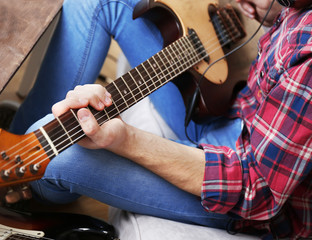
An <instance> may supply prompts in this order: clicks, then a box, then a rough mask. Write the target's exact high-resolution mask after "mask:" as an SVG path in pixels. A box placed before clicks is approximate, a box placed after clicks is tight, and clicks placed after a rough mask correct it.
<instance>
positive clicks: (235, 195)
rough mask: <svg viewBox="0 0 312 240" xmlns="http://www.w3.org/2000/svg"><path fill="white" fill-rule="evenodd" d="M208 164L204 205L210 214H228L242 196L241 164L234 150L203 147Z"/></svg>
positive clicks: (204, 187)
mask: <svg viewBox="0 0 312 240" xmlns="http://www.w3.org/2000/svg"><path fill="white" fill-rule="evenodd" d="M201 147H202V148H203V150H204V151H205V156H206V164H205V175H204V180H203V185H202V194H201V198H202V205H203V207H204V208H205V209H206V210H207V211H209V212H216V213H221V214H225V213H228V212H229V211H230V210H231V209H232V208H233V207H234V206H235V205H236V204H237V202H238V201H239V198H240V196H241V194H242V186H243V174H242V166H241V162H240V160H239V158H238V156H237V154H236V152H235V151H234V150H233V149H230V148H228V147H224V146H219V147H218V146H213V145H204V144H203V145H201Z"/></svg>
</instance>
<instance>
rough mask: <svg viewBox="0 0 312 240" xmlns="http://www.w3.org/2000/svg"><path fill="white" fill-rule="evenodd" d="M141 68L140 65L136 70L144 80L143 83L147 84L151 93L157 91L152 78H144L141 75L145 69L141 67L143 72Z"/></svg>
mask: <svg viewBox="0 0 312 240" xmlns="http://www.w3.org/2000/svg"><path fill="white" fill-rule="evenodd" d="M139 68H140V65H139V66H138V67H136V68H135V70H136V72H137V73H138V74H139V76H140V78H141V79H142V80H143V82H145V84H146V86H147V88H148V89H149V93H151V92H152V91H153V89H155V85H154V82H153V81H152V80H151V79H150V78H143V76H142V75H141V71H142V69H143V68H142V67H141V70H139ZM143 70H144V69H143ZM150 82H151V83H150ZM152 85H154V86H152Z"/></svg>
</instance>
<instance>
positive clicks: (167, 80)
mask: <svg viewBox="0 0 312 240" xmlns="http://www.w3.org/2000/svg"><path fill="white" fill-rule="evenodd" d="M238 34H240V33H238ZM189 36H190V35H189ZM189 36H185V38H186V37H189ZM210 41H211V40H210ZM229 41H230V40H229ZM224 44H227V43H224ZM191 47H193V46H191ZM163 50H164V49H163ZM163 50H162V51H163ZM186 50H188V49H186ZM195 50H196V49H195ZM191 54H194V52H191ZM198 55H200V54H198ZM155 56H156V55H155ZM195 57H198V56H196V55H195ZM199 61H200V60H199ZM163 63H168V62H167V61H166V62H163ZM170 64H171V63H170ZM176 64H177V63H176ZM184 64H185V62H184ZM169 67H173V64H172V65H170V66H169ZM165 70H167V69H165ZM161 73H164V71H162V72H161ZM169 74H170V72H169ZM179 74H180V73H179ZM179 74H175V75H179ZM174 77H176V76H174ZM174 77H172V76H171V78H174ZM167 81H168V80H167ZM166 83H167V82H166ZM161 85H163V83H161ZM135 100H136V99H135ZM136 101H137V100H136ZM122 104H124V103H122ZM116 107H117V106H116ZM122 111H123V110H122ZM61 144H62V143H61ZM70 145H71V144H70ZM50 156H51V155H50ZM45 160H46V159H45ZM45 160H44V161H45ZM24 161H26V160H24ZM40 163H41V162H40ZM17 165H19V164H16V166H17ZM16 166H14V167H16ZM26 166H27V165H26Z"/></svg>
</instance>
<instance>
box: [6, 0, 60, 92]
mask: <svg viewBox="0 0 312 240" xmlns="http://www.w3.org/2000/svg"><path fill="white" fill-rule="evenodd" d="M62 4H63V0H0V69H1V70H0V92H2V90H3V89H4V87H5V86H6V85H7V83H8V82H9V80H10V79H11V78H12V77H13V75H14V73H15V72H16V71H17V70H18V69H19V67H20V66H21V64H22V63H23V61H24V60H25V59H26V57H27V56H28V54H29V53H30V52H31V50H32V48H33V47H34V45H35V44H36V42H37V41H38V40H39V38H40V36H41V35H42V34H43V33H44V31H45V30H46V29H47V27H48V26H49V24H50V23H51V21H52V20H53V19H54V17H55V16H56V14H57V13H58V12H59V11H60V9H61V7H62Z"/></svg>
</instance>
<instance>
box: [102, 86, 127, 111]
mask: <svg viewBox="0 0 312 240" xmlns="http://www.w3.org/2000/svg"><path fill="white" fill-rule="evenodd" d="M106 89H107V91H108V92H109V93H110V94H111V95H112V97H111V100H112V105H111V106H114V107H115V109H116V111H117V112H118V113H119V114H120V113H121V111H120V110H119V108H120V107H121V106H120V105H118V102H119V100H120V99H121V94H120V93H119V91H118V90H117V89H116V86H115V85H114V84H113V83H111V84H109V85H108V86H106ZM124 104H125V103H124ZM108 112H109V111H108Z"/></svg>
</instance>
